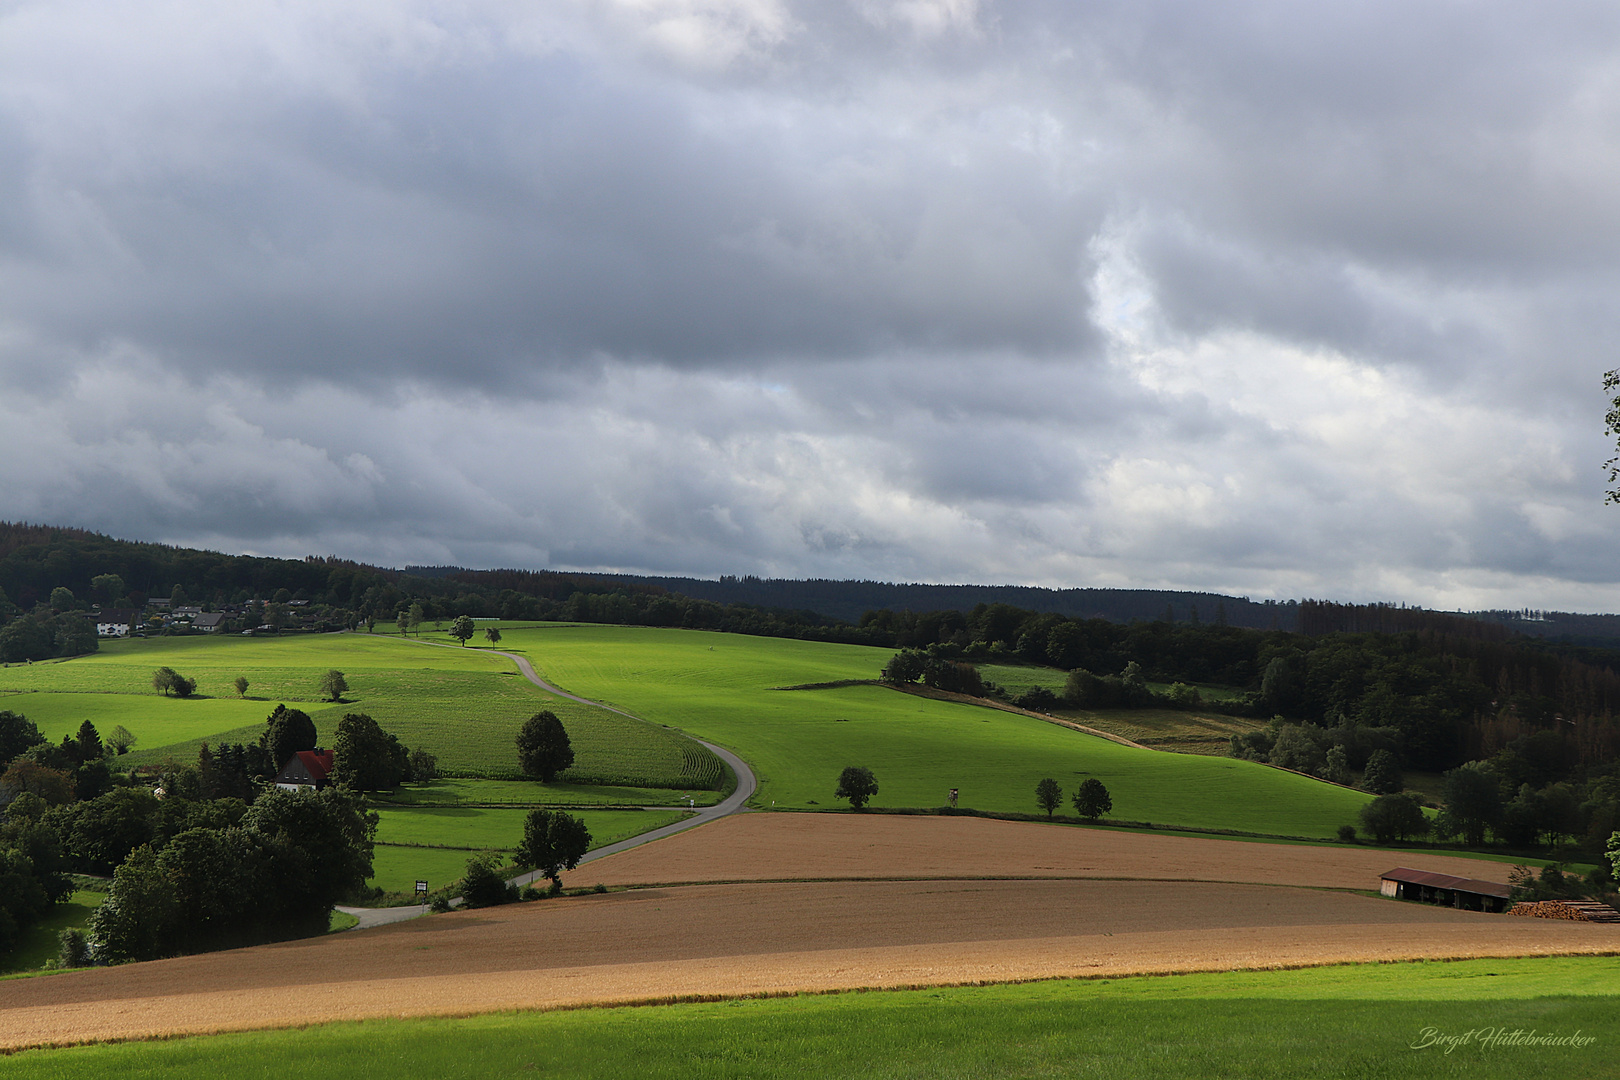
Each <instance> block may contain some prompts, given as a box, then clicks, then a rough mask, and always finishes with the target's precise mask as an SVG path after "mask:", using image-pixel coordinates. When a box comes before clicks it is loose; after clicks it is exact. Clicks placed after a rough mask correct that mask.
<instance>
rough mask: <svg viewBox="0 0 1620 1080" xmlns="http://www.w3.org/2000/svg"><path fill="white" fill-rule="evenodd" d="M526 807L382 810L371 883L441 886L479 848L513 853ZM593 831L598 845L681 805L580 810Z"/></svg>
mask: <svg viewBox="0 0 1620 1080" xmlns="http://www.w3.org/2000/svg"><path fill="white" fill-rule="evenodd" d="M528 815H529V811H528V810H527V809H520V808H517V807H513V808H506V807H497V808H491V807H420V808H413V809H408V810H406V809H402V810H394V809H384V810H379V811H378V813H377V816H378V818H379V821H378V824H377V846H376V848H375V849H374V850H373V852H372V860H371V862H372V871H373V873H372V876H371V879H370V881H369V882H368V884H370V885H375V886H377V887H379V888H381V889H382V890H383V891H384V892H391V893H398V892H404V893H408V892H411V891H412V890H413V889H414V888H415V883H416V882H417V881H418V880H419V879H425V880H426V881H428V883H429V885H428V887H429V888H430V889H434V890H437V889H439V888H441V887H443V886H445V885H448V884H450V883H451V882H454V881H459V880H460V879H461V876H462V875H463V874H464V873H465V872H466V870H467V860H468V859H470V858H472V857H473V856H474V855H476V854H479V853H480V852H485V851H493V852H500V853H503V854H504V853H507V852H510V851H511V850H512V849H513V848H515V847H517V845H518V844H519V843H520V842H521V841H522V840H523V822H524V819H525V818H527V817H528ZM575 816H576V817H578V818H580V819H581V820H583V821H584V822H585V827H586V828H587V829H589V830H590V832H591V847H592V849H593V850H594V849H595V848H599V847H606V846H607V845H608V844H614V843H617V842H619V841H620V840H628V839H629V838H630V837H632V836H638V835H640V834H641V833H644V832H649V831H651V830H653V829H657V828H661V827H663V826H665V825H672V824H674V823H675V822H677V821H680V820H681V819H682V818H684V817H685V816H686V815H685V814H684V813H682V812H680V811H678V810H644V811H643V810H582V811H579V812H578V813H576V814H575Z"/></svg>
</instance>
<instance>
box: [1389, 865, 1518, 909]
mask: <svg viewBox="0 0 1620 1080" xmlns="http://www.w3.org/2000/svg"><path fill="white" fill-rule="evenodd" d="M1378 891H1379V892H1381V893H1383V894H1384V895H1385V896H1393V897H1394V898H1395V899H1397V900H1420V901H1422V902H1423V903H1425V904H1442V905H1444V906H1445V907H1453V908H1462V909H1463V910H1466V911H1506V910H1507V908H1508V897H1509V896H1510V895H1511V891H1510V890H1509V889H1508V887H1507V886H1506V885H1501V884H1498V883H1497V882H1494V881H1480V880H1478V879H1477V878H1462V877H1454V876H1452V875H1451V874H1434V873H1430V872H1429V871H1427V870H1413V869H1411V868H1410V867H1405V866H1397V867H1396V868H1395V869H1393V870H1391V871H1389V872H1388V873H1386V874H1384V875H1383V876H1382V883H1381V884H1380V885H1379V887H1378Z"/></svg>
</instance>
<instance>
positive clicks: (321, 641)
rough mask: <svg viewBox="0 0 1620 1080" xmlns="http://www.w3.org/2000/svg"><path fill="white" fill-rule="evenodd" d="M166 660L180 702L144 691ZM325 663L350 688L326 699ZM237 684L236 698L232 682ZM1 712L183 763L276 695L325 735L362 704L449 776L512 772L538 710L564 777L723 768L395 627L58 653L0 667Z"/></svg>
mask: <svg viewBox="0 0 1620 1080" xmlns="http://www.w3.org/2000/svg"><path fill="white" fill-rule="evenodd" d="M160 666H166V667H172V668H174V669H175V670H177V671H179V672H180V673H181V674H182V675H185V676H187V677H190V678H195V679H196V680H197V684H198V686H197V694H196V695H195V696H193V697H191V698H175V697H167V696H164V695H162V694H159V693H157V692H155V691H154V690H153V689H152V684H151V677H152V671H153V670H154V669H155V668H157V667H160ZM329 668H336V669H338V670H340V671H342V672H344V674H345V675H346V677H347V680H348V683H349V686H350V689H349V691H348V692H347V693H345V694H344V695H343V699H342V700H341V701H340V702H337V703H331V702H327V701H325V700H324V699H323V698H322V697H321V695H320V692H319V687H318V683H319V679H320V676H321V674H322V673H323V672H325V671H326V670H328V669H329ZM238 675H241V676H244V677H246V678H247V679H248V681H249V686H248V693H247V697H248V700H241V699H239V698H238V697H237V694H236V691H235V689H234V687H233V686H232V683H233V681H234V680H235V679H236V677H237V676H238ZM0 695H4V696H0V708H9V709H11V710H13V711H16V712H21V713H23V714H24V715H26V716H27V717H28V718H29V719H30V720H32V721H34V723H35V724H37V725H38V726H39V728H40V730H41V731H42V732H43V733H44V734H45V735H46V736H47V737H48V738H50V739H52V740H53V741H56V740H59V739H60V738H61V737H62V736H63V735H65V734H69V733H72V732H77V730H78V728H79V724H80V723H82V722H83V721H84V720H85V719H90V720H91V721H92V722H94V723H95V724H96V727H97V730H99V731H101V732H102V733H103V735H105V734H106V733H107V732H108V731H110V730H111V729H112V727H113V726H114V725H116V724H123V725H124V726H125V727H126V728H128V729H129V730H130V731H132V732H133V733H134V734H135V735H136V737H137V738H138V740H139V741H138V742H137V743H136V745H135V750H134V751H133V752H132V753H130V754H129V755H127V756H126V757H124V758H121V759H119V764H120V765H121V766H125V767H128V766H133V765H141V764H151V763H160V762H162V761H164V760H166V759H168V758H173V759H174V760H176V761H179V762H189V761H192V760H195V758H196V753H197V748H198V746H199V745H200V744H201V743H202V742H204V741H207V742H211V743H215V744H218V743H220V742H248V741H252V740H254V739H257V738H258V736H259V734H260V733H261V732H262V731H263V725H264V719H265V717H266V716H268V715H269V713H270V711H271V710H272V709H273V708H274V707H275V705H276V704H277V703H278V702H285V703H287V704H289V705H293V706H296V707H298V708H302V709H303V710H304V711H305V712H307V713H309V714H310V718H311V719H312V720H314V722H315V726H316V729H317V730H318V731H319V732H320V733H321V735H322V737H323V738H329V737H330V733H331V732H332V731H334V730H335V729H336V726H337V722H338V720H339V719H340V718H341V717H342V716H343V714H344V713H346V712H366V713H369V714H370V715H371V716H373V717H374V718H375V719H376V720H377V722H378V723H379V724H381V725H382V726H383V728H384V729H385V730H388V731H390V732H393V733H394V734H395V735H398V736H399V738H400V741H401V742H403V743H405V744H406V745H407V746H410V747H412V748H421V749H424V750H427V751H429V752H431V753H432V754H434V755H435V756H436V757H437V758H438V761H439V768H440V769H441V770H442V771H445V772H450V773H461V774H469V775H474V776H487V777H517V776H519V775H520V773H519V770H518V767H517V754H516V750H515V749H514V746H513V740H514V739H515V738H516V735H517V730H518V728H519V727H520V726H521V725H522V723H523V721H524V720H526V719H528V718H529V717H530V716H532V715H534V713H536V712H538V711H540V710H541V709H550V710H551V711H553V712H555V713H556V714H557V715H558V716H559V717H560V718H561V719H562V721H563V724H564V726H565V727H567V728H568V731H569V736H570V738H571V740H572V742H573V745H574V752H575V763H574V768H572V769H570V770H569V771H568V772H567V773H565V774H564V775H563V777H562V779H563V780H564V781H567V782H572V783H574V784H581V783H586V784H598V783H600V784H612V785H618V786H621V787H632V786H633V787H653V788H677V789H685V788H701V787H719V786H721V782H722V780H723V778H724V775H725V773H724V769H723V767H722V766H721V765H720V763H719V760H718V759H717V758H715V757H714V756H713V755H712V754H710V753H709V752H708V751H706V750H703V749H702V748H701V747H698V746H696V745H695V744H694V743H692V742H691V741H690V740H688V739H683V738H681V737H680V736H679V735H677V734H675V733H674V732H670V731H666V730H664V729H662V728H659V727H656V726H654V725H651V724H645V723H642V722H640V721H636V720H631V719H629V718H627V717H624V716H620V715H618V714H616V713H613V712H610V711H608V710H606V709H598V708H595V707H593V706H589V705H582V704H579V703H578V702H574V701H569V700H567V699H565V698H558V697H556V696H554V695H551V694H547V693H545V692H544V691H542V690H540V689H539V688H538V687H536V686H534V685H533V684H531V683H530V682H529V681H528V680H527V679H525V678H523V677H522V676H521V675H519V674H518V672H517V671H516V670H515V668H514V667H513V665H512V663H511V661H509V660H507V659H505V658H504V657H499V656H492V655H490V654H489V653H487V652H483V651H480V650H475V649H459V648H458V649H442V648H433V647H431V646H426V645H422V644H418V643H416V642H414V641H403V640H400V639H399V638H398V637H397V636H387V635H380V634H377V635H366V634H322V635H319V636H297V637H286V638H257V637H255V638H240V637H223V638H203V637H180V638H153V639H148V640H144V641H140V640H136V641H110V642H107V643H106V644H105V645H104V646H103V648H102V651H100V652H98V653H95V654H93V655H91V656H86V657H80V658H77V659H74V660H70V661H62V662H56V663H47V664H32V665H25V666H24V665H16V666H11V667H7V668H4V669H0Z"/></svg>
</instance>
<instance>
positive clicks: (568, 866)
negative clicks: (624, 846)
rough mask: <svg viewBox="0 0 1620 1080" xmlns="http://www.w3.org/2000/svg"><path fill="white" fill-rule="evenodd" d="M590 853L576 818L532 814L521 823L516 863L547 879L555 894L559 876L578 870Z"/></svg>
mask: <svg viewBox="0 0 1620 1080" xmlns="http://www.w3.org/2000/svg"><path fill="white" fill-rule="evenodd" d="M590 849H591V834H590V831H589V830H588V829H586V828H585V823H584V822H583V821H581V820H580V819H579V818H576V817H574V816H573V815H571V814H566V813H564V812H563V811H561V810H535V811H533V812H532V813H530V814H529V817H528V820H526V821H525V822H524V823H523V843H522V844H521V845H520V846H519V847H518V849H517V859H518V861H519V862H520V863H522V864H523V865H524V866H532V867H534V868H535V869H536V870H538V871H540V873H542V874H544V875H545V876H546V877H548V878H550V879H551V887H552V890H553V891H556V890H558V889H561V888H562V872H563V871H564V870H572V869H574V868H575V867H576V866H578V865H579V860H580V859H582V858H584V857H585V853H586V852H587V851H589V850H590Z"/></svg>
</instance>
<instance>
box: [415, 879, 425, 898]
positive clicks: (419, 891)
mask: <svg viewBox="0 0 1620 1080" xmlns="http://www.w3.org/2000/svg"><path fill="white" fill-rule="evenodd" d="M416 895H418V896H426V895H427V882H425V881H423V880H422V879H421V878H417V879H416Z"/></svg>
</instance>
